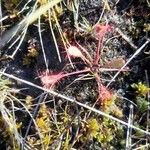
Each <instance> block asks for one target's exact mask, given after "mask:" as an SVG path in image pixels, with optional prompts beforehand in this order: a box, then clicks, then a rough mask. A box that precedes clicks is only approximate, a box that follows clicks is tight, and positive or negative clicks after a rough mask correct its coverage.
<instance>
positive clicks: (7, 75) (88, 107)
mask: <svg viewBox="0 0 150 150" xmlns="http://www.w3.org/2000/svg"><path fill="white" fill-rule="evenodd" d="M0 74H1V75H4V76H6V77H8V78H10V79H13V80H16V81H19V82H22V83H25V84H27V85H30V86H32V87H35V88H37V89H40V90H43V91H45V92H48V93H50V94H52V95H53V96H57V97H60V98H62V99H65V100H67V101H69V102H72V103H75V104H77V105H79V106H81V107H84V108H86V109H88V110H91V111H93V112H95V113H97V114H99V115H102V116H104V117H107V118H109V119H112V120H114V121H116V122H118V123H120V124H122V125H124V126H128V127H130V128H132V129H134V130H137V131H139V132H141V133H143V134H146V135H150V132H148V131H145V130H143V129H140V128H138V127H136V126H134V125H129V124H128V123H127V122H125V121H122V120H120V119H118V118H116V117H113V116H111V115H109V114H107V113H105V112H102V111H100V110H97V109H95V108H92V107H90V106H88V105H86V104H83V103H80V102H78V101H76V100H75V99H72V98H69V97H67V96H65V95H62V94H59V93H57V92H55V91H53V90H49V89H46V88H43V87H40V86H38V85H36V84H34V83H31V82H29V81H26V80H23V79H20V78H18V77H15V76H13V75H10V74H7V73H4V72H1V71H0Z"/></svg>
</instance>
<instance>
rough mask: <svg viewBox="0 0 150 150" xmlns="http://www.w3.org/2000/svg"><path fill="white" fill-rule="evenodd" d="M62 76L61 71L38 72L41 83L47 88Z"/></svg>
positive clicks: (51, 86)
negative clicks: (54, 72)
mask: <svg viewBox="0 0 150 150" xmlns="http://www.w3.org/2000/svg"><path fill="white" fill-rule="evenodd" d="M63 77H64V74H63V73H62V72H60V73H57V74H52V73H47V71H43V72H41V73H40V75H39V78H40V80H41V82H42V85H43V86H44V87H45V88H47V89H51V88H53V87H54V85H55V84H56V83H57V82H59V81H60V80H61V79H62V78H63Z"/></svg>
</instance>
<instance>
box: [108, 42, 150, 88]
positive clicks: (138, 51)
mask: <svg viewBox="0 0 150 150" xmlns="http://www.w3.org/2000/svg"><path fill="white" fill-rule="evenodd" d="M148 43H150V40H147V41H146V42H145V43H144V44H143V45H142V46H141V47H140V48H139V49H137V50H136V52H135V53H134V54H133V55H132V56H131V57H130V58H129V60H128V61H127V62H126V63H125V64H124V65H123V66H122V67H121V69H120V70H119V71H118V72H117V73H116V74H115V75H114V77H113V78H112V79H111V81H110V82H109V83H108V84H107V87H108V86H109V85H110V84H111V83H112V82H113V81H114V80H115V79H116V78H117V77H118V75H119V74H120V72H121V71H122V70H123V69H124V68H125V67H126V66H127V65H128V64H129V63H130V62H131V61H132V60H133V59H134V58H135V57H136V56H137V55H138V54H139V53H140V52H141V51H142V50H143V49H144V48H145V46H146V45H147V44H148Z"/></svg>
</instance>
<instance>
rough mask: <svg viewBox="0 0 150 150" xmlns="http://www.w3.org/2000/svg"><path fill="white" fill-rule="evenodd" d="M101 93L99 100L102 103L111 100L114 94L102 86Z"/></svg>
mask: <svg viewBox="0 0 150 150" xmlns="http://www.w3.org/2000/svg"><path fill="white" fill-rule="evenodd" d="M99 93H100V95H99V99H100V101H101V102H102V103H103V102H105V101H107V100H111V99H112V97H113V94H112V93H111V92H110V91H109V90H108V89H107V88H106V87H105V86H104V85H102V84H101V86H100V92H99Z"/></svg>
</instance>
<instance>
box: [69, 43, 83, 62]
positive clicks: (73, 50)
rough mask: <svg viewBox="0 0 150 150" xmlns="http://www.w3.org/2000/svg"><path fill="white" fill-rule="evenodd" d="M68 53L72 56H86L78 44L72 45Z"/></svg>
mask: <svg viewBox="0 0 150 150" xmlns="http://www.w3.org/2000/svg"><path fill="white" fill-rule="evenodd" d="M67 53H68V55H69V56H71V57H79V58H81V59H83V58H84V55H83V54H82V52H81V51H80V49H79V48H77V47H76V46H70V47H69V48H68V49H67Z"/></svg>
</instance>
